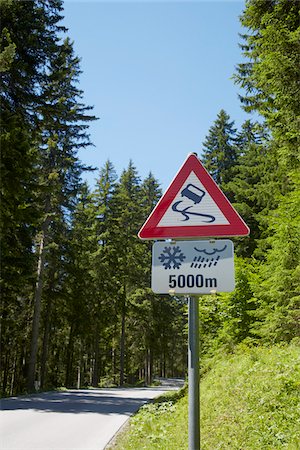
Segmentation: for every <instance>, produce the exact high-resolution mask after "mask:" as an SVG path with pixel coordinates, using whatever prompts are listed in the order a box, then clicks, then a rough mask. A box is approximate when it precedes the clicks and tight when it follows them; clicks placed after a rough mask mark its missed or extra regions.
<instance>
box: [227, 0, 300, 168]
mask: <svg viewBox="0 0 300 450" xmlns="http://www.w3.org/2000/svg"><path fill="white" fill-rule="evenodd" d="M299 8H300V7H299V2H298V1H297V0H275V1H272V2H271V1H267V2H266V1H262V0H249V1H248V2H247V4H246V9H245V11H244V13H243V15H242V16H241V23H242V25H243V26H244V27H245V28H247V29H248V30H249V32H248V34H245V35H243V36H242V38H243V41H244V43H243V44H242V45H241V48H242V50H243V51H244V56H245V57H246V58H247V61H246V62H245V63H242V64H239V65H238V67H237V72H236V75H235V80H236V83H237V84H239V85H240V86H241V87H242V88H243V89H244V94H243V95H241V96H240V98H241V101H242V104H243V105H244V109H245V110H246V111H257V112H258V113H259V114H261V115H262V116H263V117H264V118H265V120H266V123H267V125H268V127H269V128H270V129H271V131H272V134H273V137H274V139H275V141H276V143H277V145H278V147H279V157H280V161H281V163H282V164H284V165H285V166H286V168H287V169H288V170H291V169H292V170H293V169H294V168H295V167H299V154H300V153H299V151H298V150H296V151H295V149H299V147H300V145H299V144H300V143H299V119H298V118H299V112H300V111H299V108H300V106H299V105H300V93H299V62H300V59H299V58H300V57H299V36H300V25H299Z"/></svg>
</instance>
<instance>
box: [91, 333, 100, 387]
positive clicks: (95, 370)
mask: <svg viewBox="0 0 300 450" xmlns="http://www.w3.org/2000/svg"><path fill="white" fill-rule="evenodd" d="M94 345H95V348H94V357H95V359H94V367H93V377H92V386H93V387H98V383H99V326H98V324H97V326H96V332H95V341H94Z"/></svg>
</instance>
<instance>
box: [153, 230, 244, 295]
mask: <svg viewBox="0 0 300 450" xmlns="http://www.w3.org/2000/svg"><path fill="white" fill-rule="evenodd" d="M234 286H235V281H234V258H233V243H232V241H230V240H228V239H222V240H210V241H201V240H198V241H177V242H174V241H172V242H166V241H165V242H155V243H154V244H153V250H152V284H151V287H152V290H153V291H154V292H155V293H157V294H212V293H215V292H232V291H233V290H234Z"/></svg>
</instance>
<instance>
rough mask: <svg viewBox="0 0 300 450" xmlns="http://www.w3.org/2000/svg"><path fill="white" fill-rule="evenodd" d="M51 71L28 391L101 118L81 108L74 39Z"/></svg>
mask: <svg viewBox="0 0 300 450" xmlns="http://www.w3.org/2000/svg"><path fill="white" fill-rule="evenodd" d="M48 65H49V70H48V69H46V68H45V70H46V72H47V77H45V83H44V86H43V90H42V97H43V102H42V104H41V106H40V108H39V112H40V117H39V122H40V127H41V145H40V159H39V168H40V177H39V183H40V186H41V191H40V198H39V201H40V207H41V210H42V212H43V215H42V220H41V225H40V232H39V235H38V240H37V246H38V249H39V251H38V269H37V281H36V289H35V296H34V313H33V325H32V339H31V350H30V360H29V368H28V388H29V389H30V390H32V389H33V387H34V378H35V364H36V358H37V352H38V336H39V323H40V314H41V299H42V290H43V272H44V267H45V262H46V246H47V244H48V243H49V237H50V233H49V230H50V229H51V227H52V226H53V224H54V223H55V221H56V220H59V217H63V215H64V214H65V212H66V210H68V209H69V210H70V208H72V201H73V200H74V198H75V196H76V192H77V189H78V186H79V183H80V175H81V173H82V170H83V168H84V167H83V166H82V164H81V163H80V161H79V160H78V157H77V151H78V149H79V148H84V147H87V146H88V145H90V144H91V143H90V140H89V135H88V134H87V131H86V130H87V128H88V122H90V121H91V120H94V119H95V117H93V116H90V115H88V114H86V113H87V111H88V110H90V109H91V108H90V107H87V106H85V105H83V104H82V103H81V98H82V91H81V90H79V89H78V88H77V86H76V83H77V81H78V76H79V74H80V68H79V59H78V58H77V57H75V56H74V52H73V47H72V44H71V42H70V41H69V39H66V40H65V41H64V42H63V43H62V44H60V45H56V51H55V52H54V53H53V55H52V58H51V59H50V61H49V64H48Z"/></svg>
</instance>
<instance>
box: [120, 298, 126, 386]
mask: <svg viewBox="0 0 300 450" xmlns="http://www.w3.org/2000/svg"><path fill="white" fill-rule="evenodd" d="M125 318H126V293H124V296H123V304H122V325H121V339H120V386H123V384H124V378H125V374H124V368H125Z"/></svg>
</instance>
